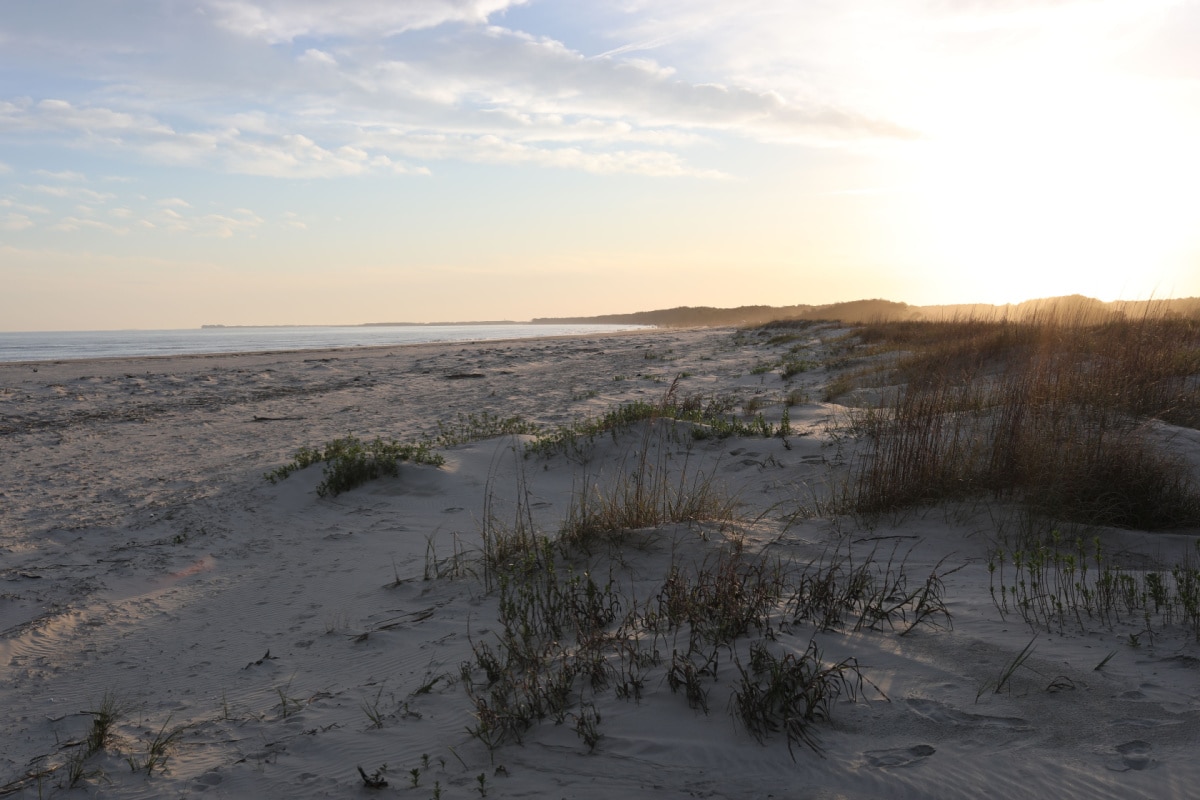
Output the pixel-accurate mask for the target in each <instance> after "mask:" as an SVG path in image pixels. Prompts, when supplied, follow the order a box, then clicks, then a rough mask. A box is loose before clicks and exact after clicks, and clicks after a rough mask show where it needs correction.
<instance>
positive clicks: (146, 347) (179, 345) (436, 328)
mask: <svg viewBox="0 0 1200 800" xmlns="http://www.w3.org/2000/svg"><path fill="white" fill-rule="evenodd" d="M643 327H645V326H641V325H533V324H503V325H352V326H345V327H337V326H297V327H263V328H239V327H230V328H223V327H213V328H194V329H190V330H164V331H142V330H133V331H36V332H35V331H29V332H3V331H0V362H4V361H7V362H12V361H60V360H66V359H78V358H121V357H127V356H172V355H187V354H197V353H262V352H271V351H277V350H323V349H327V348H336V347H369V346H377V345H394V344H420V343H425V342H466V341H486V340H494V339H527V338H531V337H537V336H566V335H579V334H589V333H608V332H612V331H623V330H636V329H639V328H643Z"/></svg>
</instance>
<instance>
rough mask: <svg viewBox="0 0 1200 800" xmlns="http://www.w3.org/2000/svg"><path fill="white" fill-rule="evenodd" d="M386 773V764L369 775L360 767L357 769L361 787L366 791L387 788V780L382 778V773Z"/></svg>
mask: <svg viewBox="0 0 1200 800" xmlns="http://www.w3.org/2000/svg"><path fill="white" fill-rule="evenodd" d="M386 772H387V764H383V765H382V766H380V767H379V769H377V770H375V771H374V772H372V773H371V774H370V775H368V774H367V771H366V770H364V769H363V768H362V766H361V765H360V766H359V767H358V774H359V775H360V776H361V777H362V782H363V786H365V787H367V788H368V789H384V788H387V785H388V782H387V778H385V777H383V775H384V773H386Z"/></svg>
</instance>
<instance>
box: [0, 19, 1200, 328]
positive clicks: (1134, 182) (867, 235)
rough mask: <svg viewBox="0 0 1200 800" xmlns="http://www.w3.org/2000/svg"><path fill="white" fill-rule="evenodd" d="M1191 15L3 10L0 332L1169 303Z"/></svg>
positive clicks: (1192, 221) (1197, 70)
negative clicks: (853, 305)
mask: <svg viewBox="0 0 1200 800" xmlns="http://www.w3.org/2000/svg"><path fill="white" fill-rule="evenodd" d="M1198 41H1200V0H1187V1H1185V2H1181V1H1180V0H742V1H741V2H738V3H730V2H728V0H721V2H712V1H711V0H653V1H652V2H651V1H650V0H589V2H587V3H580V2H576V1H568V0H524V1H522V0H339V1H338V2H336V3H334V2H328V1H327V0H55V2H46V0H3V2H2V3H0V330H102V329H136V328H149V329H154V328H191V327H195V326H199V325H201V324H227V325H246V324H292V323H299V324H353V323H362V322H382V321H411V322H433V321H449V320H498V319H509V320H528V319H531V318H534V317H547V316H579V315H594V314H605V313H626V312H633V311H643V310H650V309H656V308H671V307H675V306H681V305H691V306H697V305H708V306H720V307H730V306H738V305H749V304H769V305H792V304H815V305H819V304H826V303H833V302H840V301H846V300H857V299H866V298H885V299H889V300H895V301H899V302H906V303H911V304H915V305H929V304H941V303H973V302H980V303H1007V302H1019V301H1021V300H1025V299H1029V298H1033V297H1046V296H1056V295H1064V294H1076V293H1078V294H1084V295H1088V296H1091V297H1096V298H1099V299H1101V300H1115V299H1140V298H1146V297H1157V298H1165V297H1189V296H1200V146H1198V144H1197V143H1200V50H1198V49H1197V47H1196V42H1198Z"/></svg>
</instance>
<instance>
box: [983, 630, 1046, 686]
mask: <svg viewBox="0 0 1200 800" xmlns="http://www.w3.org/2000/svg"><path fill="white" fill-rule="evenodd" d="M1036 641H1037V636H1034V637H1033V638H1032V639H1030V640H1029V644H1027V645H1025V647H1024V648H1022V650H1021V652H1019V653H1017V655H1016V656H1015V657H1014V658H1013V660H1012V661H1010V662H1008V664H1007V665H1005V667H1004V669H1003V670H1001V672H1000V676H999V677H998V678H997V679H996V680H995V681H994V682H989V683H986V684H984V685H983V687H982V688H980V690H979V693H978V694H976V695H975V701H976V702H979V698H980V697H982V696H983V694H984V693H985V692H987V691H988V690H989V689H991V690H992V693H993V694H1000V692H1002V691H1004V687H1005V686H1007V685H1008V683H1009V681H1011V680H1012V677H1013V675H1014V674H1015V673H1016V671H1017V670H1018V669H1020V668H1021V667H1022V666H1024V665H1025V662H1026V661H1028V660H1029V657H1030V656H1031V655H1033V651H1034V647H1033V643H1034V642H1036Z"/></svg>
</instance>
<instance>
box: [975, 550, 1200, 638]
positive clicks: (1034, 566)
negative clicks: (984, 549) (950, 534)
mask: <svg viewBox="0 0 1200 800" xmlns="http://www.w3.org/2000/svg"><path fill="white" fill-rule="evenodd" d="M1196 555H1197V556H1200V542H1198V543H1197V545H1196ZM988 572H989V574H990V590H991V595H992V601H993V602H994V603H995V604H996V608H997V609H998V610H999V611H1000V613H1001V615H1002V616H1006V615H1008V614H1017V615H1019V616H1020V617H1021V619H1023V620H1024V621H1025V622H1026V623H1027V624H1028V625H1029V626H1030V627H1031V628H1033V629H1035V630H1037V629H1042V630H1046V631H1048V632H1050V631H1057V632H1059V633H1063V632H1064V631H1065V629H1066V628H1068V627H1071V628H1076V629H1078V630H1079V631H1080V632H1083V631H1086V630H1087V629H1088V628H1089V627H1090V626H1091V625H1103V626H1105V627H1108V628H1110V629H1111V628H1113V627H1114V626H1116V625H1118V624H1122V623H1123V624H1126V625H1136V626H1140V627H1141V629H1142V632H1143V633H1147V634H1149V635H1151V636H1153V635H1154V633H1155V631H1156V630H1158V631H1161V630H1163V629H1165V628H1167V627H1170V626H1178V627H1182V628H1184V629H1186V630H1190V631H1191V633H1192V635H1193V636H1194V637H1195V638H1196V640H1197V641H1200V558H1198V559H1197V561H1196V562H1190V563H1189V562H1188V561H1184V563H1179V564H1175V565H1173V566H1171V567H1169V568H1164V569H1131V568H1124V567H1121V566H1120V565H1118V564H1117V563H1116V560H1115V559H1114V558H1112V557H1111V556H1109V555H1108V554H1107V553H1105V552H1104V551H1103V549H1102V548H1101V546H1100V540H1099V538H1093V539H1091V540H1090V541H1088V540H1084V538H1083V537H1081V536H1077V537H1075V538H1074V539H1071V538H1069V537H1064V536H1062V535H1061V534H1060V533H1058V532H1057V531H1055V532H1053V533H1052V534H1051V535H1050V536H1049V537H1047V539H1046V541H1045V542H1043V543H1040V544H1035V545H1033V546H1030V547H1028V548H1024V549H1021V548H1016V549H1005V548H1001V549H998V550H996V552H995V553H993V555H992V557H991V558H990V559H989V561H988Z"/></svg>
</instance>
